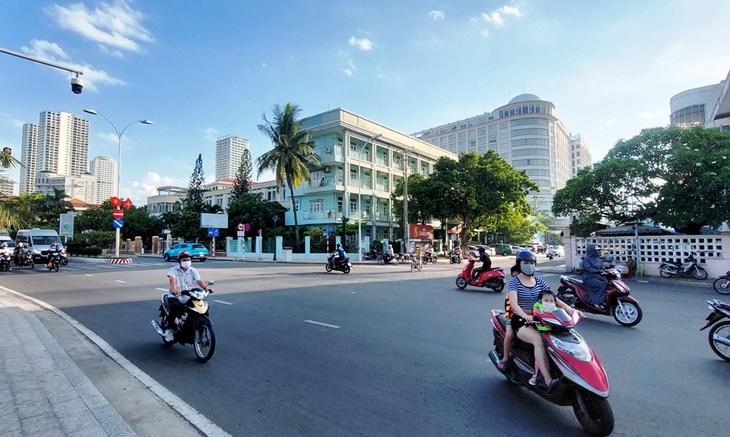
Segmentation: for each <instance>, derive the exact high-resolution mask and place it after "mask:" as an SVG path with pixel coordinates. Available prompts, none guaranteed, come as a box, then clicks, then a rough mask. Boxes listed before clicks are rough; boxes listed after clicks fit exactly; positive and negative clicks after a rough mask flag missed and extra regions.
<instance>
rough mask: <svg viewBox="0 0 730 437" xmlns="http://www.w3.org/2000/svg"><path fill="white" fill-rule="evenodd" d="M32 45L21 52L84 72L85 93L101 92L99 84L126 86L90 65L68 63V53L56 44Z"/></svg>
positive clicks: (36, 42)
mask: <svg viewBox="0 0 730 437" xmlns="http://www.w3.org/2000/svg"><path fill="white" fill-rule="evenodd" d="M30 45H31V46H30V47H26V46H23V47H21V51H23V52H24V53H26V54H28V55H30V56H33V57H35V58H38V59H42V60H44V61H48V62H53V63H56V64H60V65H64V66H66V67H68V68H71V69H73V70H77V71H81V72H83V73H84V74H83V76H81V79H82V80H83V82H84V91H87V90H89V91H99V88H98V86H97V85H99V84H109V85H125V82H124V81H123V80H121V79H117V78H115V77H112V76H110V75H109V74H108V73H107V72H106V71H103V70H95V69H94V68H93V67H91V66H89V65H81V64H76V63H74V62H70V61H68V55H66V52H64V51H63V49H62V48H61V47H60V46H59V45H58V44H56V43H54V42H49V41H45V40H37V39H34V40H32V41H31V42H30ZM59 73H60V74H63V75H64V76H67V75H69V74H72V73H68V72H64V71H59Z"/></svg>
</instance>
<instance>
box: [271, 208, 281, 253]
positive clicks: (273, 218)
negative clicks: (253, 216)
mask: <svg viewBox="0 0 730 437" xmlns="http://www.w3.org/2000/svg"><path fill="white" fill-rule="evenodd" d="M271 220H273V221H274V230H276V222H278V221H279V216H278V215H275V216H273V217H271ZM274 235H276V234H274ZM274 261H276V236H275V237H274Z"/></svg>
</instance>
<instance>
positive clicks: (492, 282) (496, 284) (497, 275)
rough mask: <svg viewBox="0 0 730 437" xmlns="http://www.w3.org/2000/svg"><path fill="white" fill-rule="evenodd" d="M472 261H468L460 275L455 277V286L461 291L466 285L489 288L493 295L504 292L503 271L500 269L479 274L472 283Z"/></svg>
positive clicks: (496, 268) (495, 268)
mask: <svg viewBox="0 0 730 437" xmlns="http://www.w3.org/2000/svg"><path fill="white" fill-rule="evenodd" d="M474 262H475V260H474V259H470V260H468V261H467V262H466V265H465V266H464V268H463V269H461V273H459V275H458V276H457V277H456V286H457V287H459V288H461V289H462V290H463V289H465V288H466V286H467V285H471V286H474V287H485V288H491V289H492V290H494V292H495V293H499V292H501V291H502V290H504V270H503V269H502V267H494V268H492V269H489V270H486V271H483V272H480V273H479V277H478V278H477V279H476V280H475V281H472V279H471V271H472V270H473V269H474Z"/></svg>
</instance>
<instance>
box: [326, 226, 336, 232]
mask: <svg viewBox="0 0 730 437" xmlns="http://www.w3.org/2000/svg"><path fill="white" fill-rule="evenodd" d="M334 231H335V227H334V226H332V225H329V226H327V232H334Z"/></svg>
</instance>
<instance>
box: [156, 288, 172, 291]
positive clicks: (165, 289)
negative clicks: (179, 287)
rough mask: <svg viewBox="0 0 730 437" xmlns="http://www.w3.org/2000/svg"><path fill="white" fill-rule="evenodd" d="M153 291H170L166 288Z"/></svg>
mask: <svg viewBox="0 0 730 437" xmlns="http://www.w3.org/2000/svg"><path fill="white" fill-rule="evenodd" d="M155 290H160V291H170V290H168V289H167V288H155Z"/></svg>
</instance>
